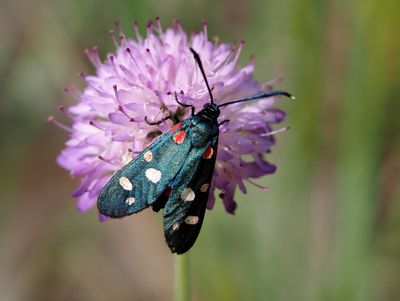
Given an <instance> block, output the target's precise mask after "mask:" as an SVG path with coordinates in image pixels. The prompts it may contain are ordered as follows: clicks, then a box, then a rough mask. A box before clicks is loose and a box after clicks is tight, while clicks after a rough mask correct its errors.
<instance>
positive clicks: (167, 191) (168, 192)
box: [163, 187, 172, 196]
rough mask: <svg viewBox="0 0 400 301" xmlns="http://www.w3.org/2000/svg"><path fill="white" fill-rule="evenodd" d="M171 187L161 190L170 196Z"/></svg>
mask: <svg viewBox="0 0 400 301" xmlns="http://www.w3.org/2000/svg"><path fill="white" fill-rule="evenodd" d="M171 190H172V189H171V187H167V188H166V189H165V190H164V192H163V195H165V196H170V195H171Z"/></svg>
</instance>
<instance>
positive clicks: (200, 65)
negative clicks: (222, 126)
mask: <svg viewBox="0 0 400 301" xmlns="http://www.w3.org/2000/svg"><path fill="white" fill-rule="evenodd" d="M190 51H191V52H192V53H193V56H194V59H195V61H196V62H197V65H199V68H200V71H201V74H202V75H203V78H204V81H205V82H206V85H207V90H208V94H210V101H211V103H214V97H213V95H212V93H211V89H210V85H209V84H208V81H207V77H206V73H205V72H204V68H203V64H202V63H201V59H200V56H199V55H198V53H197V52H196V51H194V49H193V48H190Z"/></svg>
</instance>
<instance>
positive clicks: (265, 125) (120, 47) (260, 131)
mask: <svg viewBox="0 0 400 301" xmlns="http://www.w3.org/2000/svg"><path fill="white" fill-rule="evenodd" d="M117 29H118V31H119V32H118V37H115V35H114V33H113V32H110V35H111V36H112V38H113V41H114V43H115V46H116V50H115V52H114V53H110V54H108V55H107V57H106V59H105V61H104V62H103V61H102V60H101V59H100V56H99V52H98V50H97V48H93V49H90V50H86V51H85V53H86V55H87V57H88V58H89V60H90V61H91V62H92V63H93V65H94V66H95V68H96V73H95V74H94V75H87V76H83V78H84V80H85V81H86V87H85V88H84V90H83V92H81V91H79V90H78V89H77V88H74V87H71V88H67V89H66V90H67V92H69V93H70V94H71V95H73V96H74V97H75V98H76V99H77V101H78V102H77V103H76V104H75V105H74V106H72V107H70V108H68V109H64V108H62V109H61V110H62V111H63V112H65V113H66V114H67V115H68V116H69V117H70V118H71V119H72V124H71V127H66V126H64V125H61V124H60V123H59V122H58V121H56V120H55V119H54V118H52V119H51V121H52V122H54V123H56V124H58V125H59V126H61V127H62V128H63V129H65V130H66V132H67V133H68V135H69V140H68V141H67V142H66V147H65V149H63V150H62V152H61V154H60V155H59V156H58V159H57V161H58V164H59V165H61V166H62V167H64V168H65V169H67V170H69V171H70V174H71V175H72V176H74V177H81V178H82V180H81V183H80V185H79V186H78V187H77V188H76V189H75V191H74V192H73V196H74V197H75V198H77V200H78V202H77V208H78V210H79V211H86V210H88V209H90V208H92V207H93V206H95V203H96V200H97V197H98V195H99V193H100V191H101V190H102V188H103V187H104V185H105V184H106V182H107V181H108V180H109V179H110V178H111V176H112V175H113V173H115V172H116V171H117V170H119V169H121V168H122V167H123V166H124V165H125V164H126V163H127V162H129V161H130V160H132V158H133V157H135V156H136V155H137V154H138V153H140V152H141V151H142V150H143V149H144V148H145V147H147V146H148V145H149V144H150V143H151V142H152V140H153V139H154V138H155V137H156V136H158V135H159V134H161V133H162V132H165V131H166V130H168V129H169V128H170V127H172V126H173V124H172V122H171V121H166V122H165V123H162V124H161V125H159V126H151V125H148V124H147V123H146V122H145V117H147V118H148V119H149V120H150V121H152V120H159V119H161V118H162V117H163V116H166V115H169V114H170V113H174V114H176V115H177V116H178V117H179V118H180V119H181V120H183V119H185V118H188V117H189V116H190V114H191V112H190V110H189V109H184V108H182V107H181V106H179V105H178V104H177V102H176V101H175V99H174V92H178V94H179V99H180V100H181V101H182V102H184V103H188V104H193V105H195V107H196V112H198V111H199V110H201V108H202V107H203V105H204V104H205V103H208V102H209V101H210V100H209V95H208V92H207V88H206V85H205V82H204V80H203V78H202V75H201V73H200V71H199V68H198V66H197V65H196V62H195V60H194V59H193V55H192V53H191V52H190V50H189V48H190V47H192V48H193V49H195V50H196V52H198V53H199V55H200V57H201V60H202V62H203V66H204V69H205V72H206V76H207V79H208V81H209V83H210V86H211V89H212V91H213V95H214V98H215V102H216V103H217V104H222V103H224V102H227V101H229V100H232V99H237V98H241V97H246V96H250V95H254V94H256V93H260V92H262V85H261V84H260V83H258V82H257V81H255V80H254V79H253V77H252V73H253V70H254V62H253V61H251V62H249V64H248V65H246V66H245V67H242V68H240V67H238V66H237V61H238V58H239V55H240V52H241V49H242V47H243V45H244V43H243V42H241V43H240V44H239V45H237V46H235V45H230V44H223V43H218V42H217V40H214V41H210V40H209V39H208V36H207V24H206V23H205V22H203V31H202V32H199V33H194V34H192V35H191V36H188V34H187V33H186V32H185V31H184V30H183V28H182V26H181V24H180V23H179V22H178V21H176V22H174V24H173V27H172V28H168V29H166V30H163V29H162V28H161V25H160V22H159V19H158V18H157V19H156V21H155V22H149V23H148V25H147V35H146V37H145V38H143V37H142V36H141V35H140V34H139V31H138V25H137V23H135V25H134V29H135V32H136V39H129V38H126V37H125V35H124V34H123V33H122V32H121V31H120V30H119V27H117ZM275 102H276V98H275V97H272V98H267V99H262V100H259V101H254V102H248V103H246V104H245V103H238V104H234V105H230V106H226V107H223V108H221V115H220V117H219V120H220V121H223V120H226V119H228V120H230V122H229V123H224V124H223V125H222V126H221V128H220V137H219V147H218V157H217V161H216V166H215V172H214V177H213V182H212V185H211V193H210V196H209V200H208V208H209V209H211V208H212V207H213V206H214V202H215V197H214V192H215V189H218V190H219V191H220V194H219V195H220V197H221V198H222V200H223V203H224V206H225V209H226V210H227V211H228V212H229V213H234V211H235V209H236V202H235V201H234V193H235V190H236V188H237V187H239V189H240V190H241V191H242V192H244V193H245V192H246V186H245V182H249V183H253V184H255V183H254V182H253V181H252V180H251V179H253V178H259V177H262V176H264V175H266V174H271V173H274V172H275V170H276V166H275V165H273V164H270V163H269V162H267V161H266V160H265V158H264V155H265V153H267V152H269V151H270V150H271V147H272V146H273V145H274V144H275V140H274V137H273V134H274V133H272V132H271V131H272V130H271V126H272V125H273V124H275V123H279V122H281V121H282V120H283V119H284V118H285V113H284V112H283V111H280V110H278V109H273V108H271V106H272V105H273V104H274V103H275ZM244 158H245V159H244ZM255 185H257V184H255ZM257 186H259V185H257ZM260 187H261V186H260ZM261 188H263V189H266V188H265V187H261Z"/></svg>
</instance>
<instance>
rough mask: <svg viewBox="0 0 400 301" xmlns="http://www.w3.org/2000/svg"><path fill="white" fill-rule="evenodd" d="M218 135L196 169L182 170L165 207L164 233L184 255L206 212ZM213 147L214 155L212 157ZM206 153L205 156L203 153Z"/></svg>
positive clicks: (175, 249)
mask: <svg viewBox="0 0 400 301" xmlns="http://www.w3.org/2000/svg"><path fill="white" fill-rule="evenodd" d="M217 147H218V137H216V138H215V139H214V140H213V141H212V142H211V143H210V145H209V147H207V148H206V151H205V152H204V150H203V151H202V153H201V154H200V156H199V157H197V158H196V159H197V161H198V164H197V166H196V168H194V169H189V170H182V171H181V172H180V173H179V174H178V175H177V176H176V178H175V182H176V183H175V186H177V187H180V189H173V190H172V192H174V194H171V195H170V197H169V199H168V201H167V203H166V207H165V209H164V236H165V239H166V241H167V244H168V246H169V248H170V249H171V251H172V252H173V253H178V254H182V253H185V252H186V251H188V250H189V249H190V248H191V247H192V246H193V244H194V243H195V241H196V239H197V237H198V235H199V233H200V229H201V226H202V224H203V219H204V215H205V211H206V206H207V200H208V195H209V190H210V187H211V180H212V176H213V173H214V166H215V160H216V156H217ZM210 149H211V150H212V154H211V156H210ZM203 154H204V155H203Z"/></svg>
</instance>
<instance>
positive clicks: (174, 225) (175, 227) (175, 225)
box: [172, 223, 179, 231]
mask: <svg viewBox="0 0 400 301" xmlns="http://www.w3.org/2000/svg"><path fill="white" fill-rule="evenodd" d="M178 229H179V223H175V224H173V225H172V230H173V231H176V230H178Z"/></svg>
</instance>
